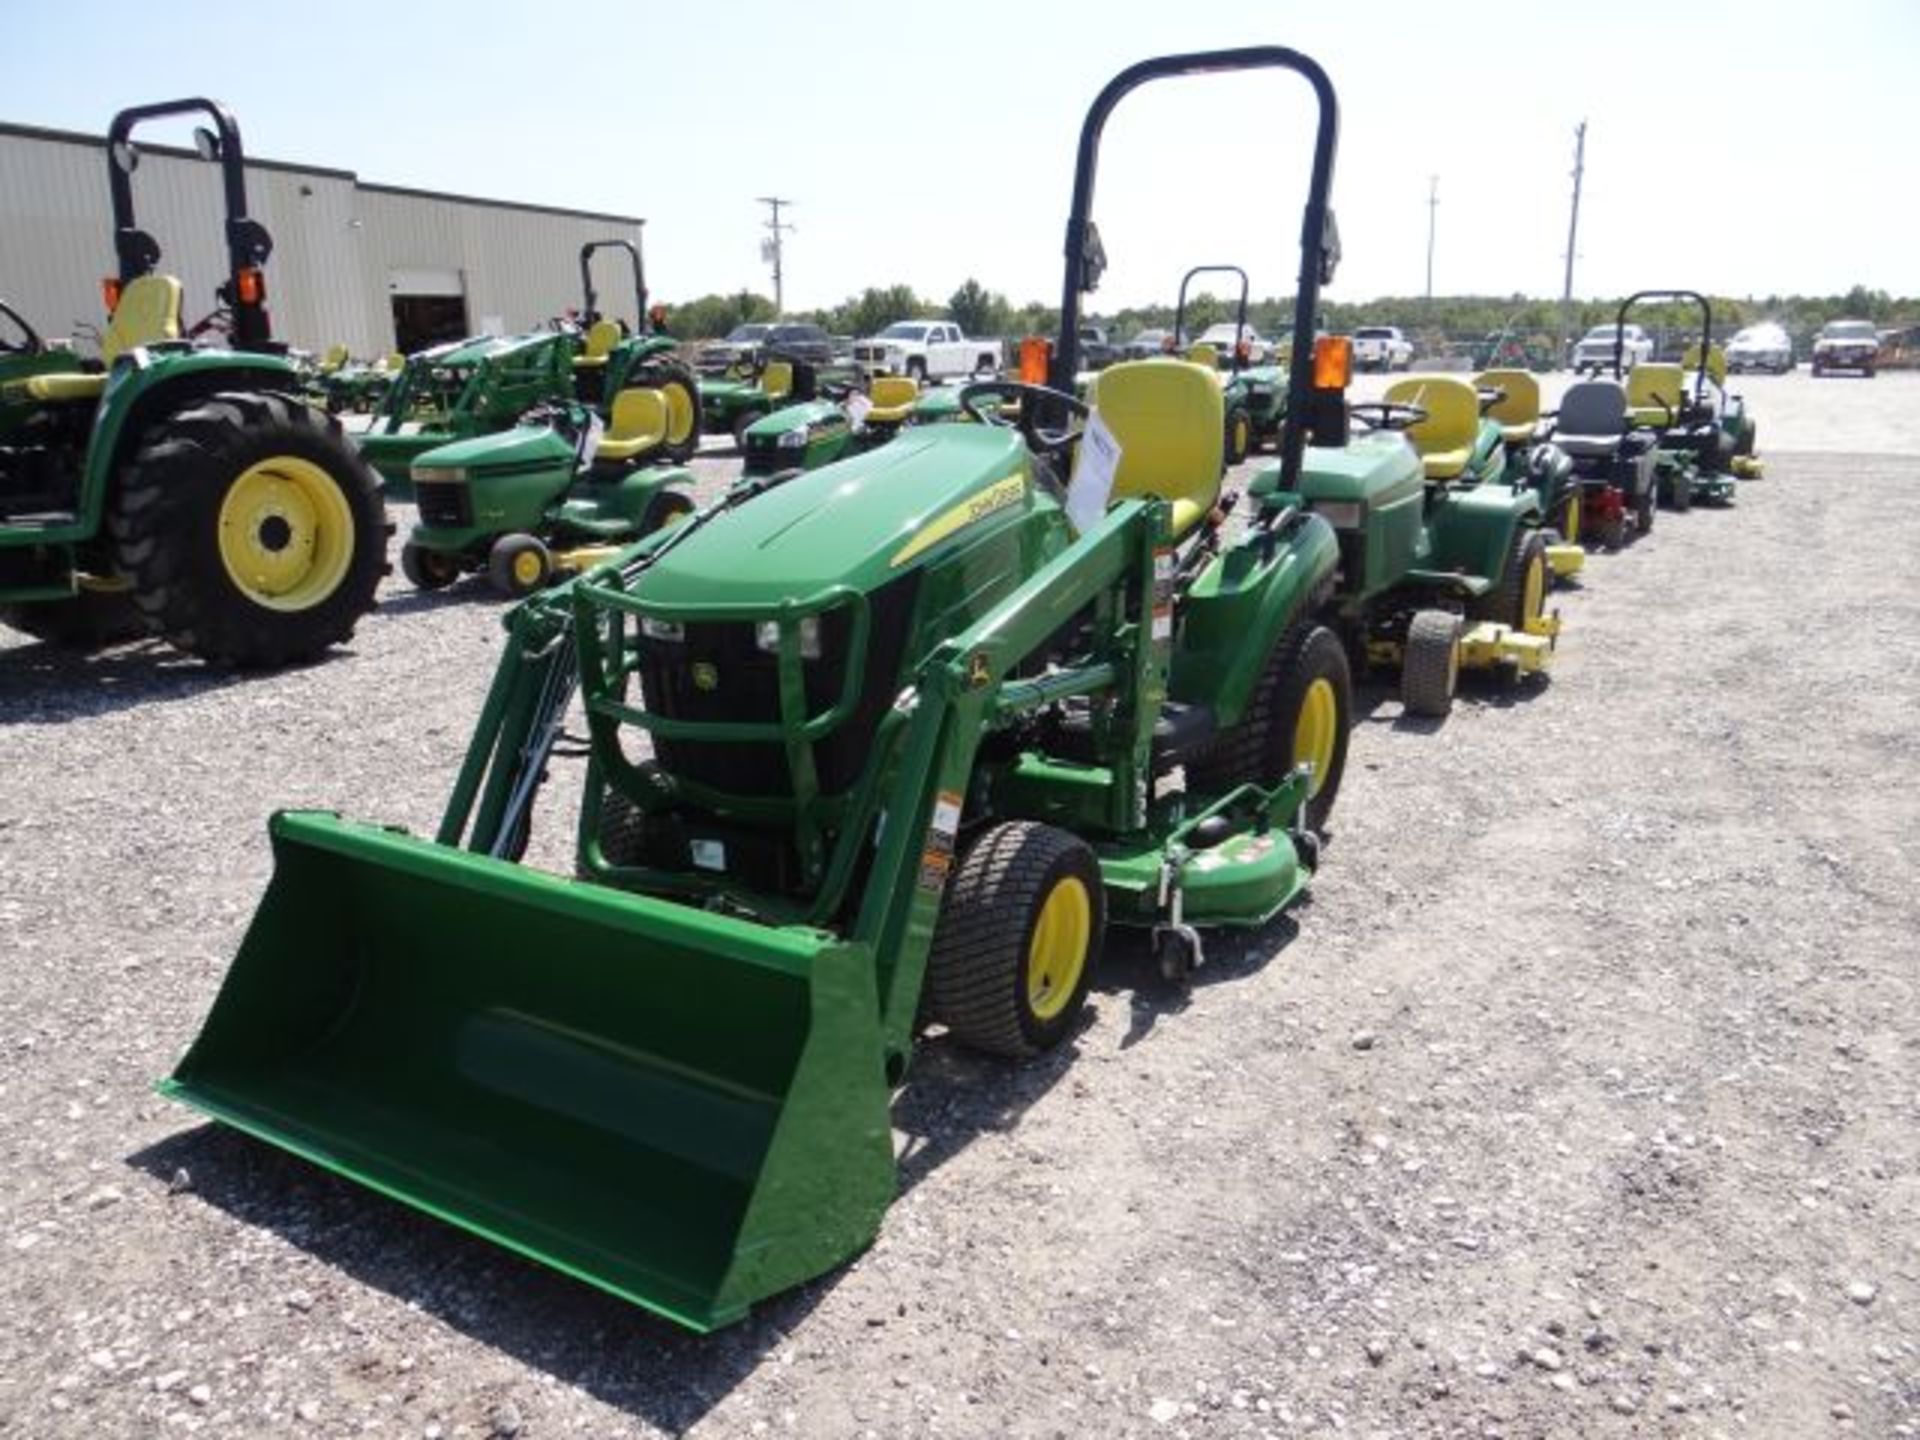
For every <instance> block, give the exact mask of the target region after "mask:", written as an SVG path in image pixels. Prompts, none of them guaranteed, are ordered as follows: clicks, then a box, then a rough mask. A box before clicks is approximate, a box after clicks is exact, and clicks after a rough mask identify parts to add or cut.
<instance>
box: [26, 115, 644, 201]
mask: <svg viewBox="0 0 1920 1440" xmlns="http://www.w3.org/2000/svg"><path fill="white" fill-rule="evenodd" d="M6 136H18V137H19V138H21V139H23V140H45V141H51V142H52V143H54V144H60V145H82V146H86V147H88V148H89V149H94V150H105V149H106V148H107V139H106V136H104V135H88V134H86V133H84V132H82V131H79V130H55V129H50V128H48V127H46V126H42V125H17V124H14V123H13V122H11V121H7V120H0V138H4V137H6ZM140 149H141V150H142V151H143V152H145V153H147V154H151V155H170V156H172V157H174V158H175V159H178V160H197V159H199V156H198V155H197V154H195V152H193V151H192V150H188V149H185V148H183V147H181V146H177V145H149V144H146V143H144V142H142V143H141V145H140ZM247 168H248V169H249V170H278V171H281V172H283V173H285V174H289V175H315V176H320V177H322V178H324V179H329V180H345V181H347V182H348V183H349V184H351V185H352V186H353V187H354V188H355V189H356V190H367V191H371V192H373V193H374V194H378V195H405V196H411V197H414V198H416V199H420V200H442V201H446V202H448V203H450V204H455V205H484V206H487V207H489V208H491V209H496V210H525V211H531V212H533V213H534V214H538V215H563V216H567V217H569V218H571V219H576V220H606V221H609V222H611V223H612V224H615V225H644V224H646V223H647V222H646V221H645V220H644V219H642V218H641V217H640V216H638V215H615V214H612V213H610V212H608V211H605V210H575V209H571V208H569V207H567V206H564V205H535V204H531V203H529V202H527V201H524V200H501V199H498V198H496V197H494V196H488V195H460V194H455V193H454V192H452V191H449V190H419V189H415V188H413V187H411V186H406V185H378V184H375V183H374V182H372V181H369V180H362V179H361V178H360V177H359V176H358V175H356V174H355V173H354V172H353V171H351V170H338V169H332V168H329V167H327V166H324V165H296V164H294V163H292V162H291V161H286V160H266V159H262V158H261V157H259V156H257V155H251V154H250V155H248V156H247Z"/></svg>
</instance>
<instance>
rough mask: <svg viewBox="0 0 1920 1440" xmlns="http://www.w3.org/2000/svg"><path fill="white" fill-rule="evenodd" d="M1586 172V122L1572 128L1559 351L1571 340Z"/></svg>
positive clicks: (1561, 289)
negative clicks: (1582, 185)
mask: <svg viewBox="0 0 1920 1440" xmlns="http://www.w3.org/2000/svg"><path fill="white" fill-rule="evenodd" d="M1586 172H1587V122H1586V121H1584V120H1582V121H1581V122H1580V123H1579V124H1578V125H1576V126H1574V127H1573V213H1572V214H1571V215H1569V216H1568V217H1567V278H1566V283H1565V284H1563V285H1562V286H1561V287H1560V350H1561V353H1562V354H1565V353H1566V348H1567V344H1568V342H1569V341H1570V340H1571V339H1572V338H1573V256H1574V245H1575V243H1576V241H1577V240H1578V239H1579V236H1580V181H1581V177H1583V176H1584V175H1585V174H1586Z"/></svg>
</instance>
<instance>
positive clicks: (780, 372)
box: [700, 353, 819, 451]
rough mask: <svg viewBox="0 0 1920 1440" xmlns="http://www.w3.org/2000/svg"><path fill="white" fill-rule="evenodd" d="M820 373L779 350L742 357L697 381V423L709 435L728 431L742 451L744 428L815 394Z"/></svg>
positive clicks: (725, 433) (745, 430)
mask: <svg viewBox="0 0 1920 1440" xmlns="http://www.w3.org/2000/svg"><path fill="white" fill-rule="evenodd" d="M818 394H819V373H818V372H817V371H816V370H815V369H814V367H813V366H812V365H810V364H809V363H807V362H806V361H804V360H798V359H794V358H791V357H789V356H786V355H781V354H778V353H767V354H761V355H757V356H754V357H749V358H747V359H744V360H741V361H740V362H738V363H737V364H735V365H733V366H731V367H730V368H729V369H728V370H727V372H726V373H725V374H724V375H721V376H718V377H715V378H713V379H702V380H701V381H700V423H701V427H702V428H703V429H704V430H706V432H707V433H708V434H710V435H731V436H732V437H733V443H734V444H735V445H736V446H738V447H739V448H740V449H741V450H742V451H744V450H745V449H746V448H747V430H748V429H749V428H750V427H751V426H753V425H755V424H758V423H759V422H760V421H762V420H764V419H766V418H767V417H768V416H769V415H771V414H773V412H774V411H776V410H781V409H784V408H785V407H787V406H789V405H797V404H802V403H804V402H806V401H809V400H813V399H816V398H818Z"/></svg>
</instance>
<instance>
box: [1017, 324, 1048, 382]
mask: <svg viewBox="0 0 1920 1440" xmlns="http://www.w3.org/2000/svg"><path fill="white" fill-rule="evenodd" d="M1052 365H1053V342H1052V341H1051V340H1049V339H1047V337H1046V336H1044V335H1029V336H1027V338H1026V339H1024V340H1022V341H1021V342H1020V383H1021V384H1022V385H1044V384H1046V383H1047V371H1048V370H1049V369H1051V368H1052Z"/></svg>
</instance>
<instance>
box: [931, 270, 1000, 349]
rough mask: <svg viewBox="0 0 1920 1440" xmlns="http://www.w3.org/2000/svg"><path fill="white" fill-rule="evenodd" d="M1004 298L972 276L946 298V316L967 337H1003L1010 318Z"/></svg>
mask: <svg viewBox="0 0 1920 1440" xmlns="http://www.w3.org/2000/svg"><path fill="white" fill-rule="evenodd" d="M1012 313H1013V311H1012V307H1011V306H1009V305H1008V304H1007V297H1006V296H1004V295H1000V294H996V293H994V292H993V291H990V290H988V289H987V288H986V286H984V285H982V284H981V283H980V282H979V281H978V280H975V279H974V278H973V277H972V276H968V277H967V278H966V279H965V280H964V281H962V282H961V285H960V288H959V289H958V290H956V291H954V292H953V294H952V295H950V296H948V297H947V316H948V318H949V319H951V320H952V321H953V323H954V324H956V325H958V326H959V327H960V328H961V329H962V330H963V331H965V332H966V333H967V334H968V335H982V336H985V335H1004V334H1005V333H1006V331H1007V324H1008V321H1009V320H1010V319H1011V318H1012Z"/></svg>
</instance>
